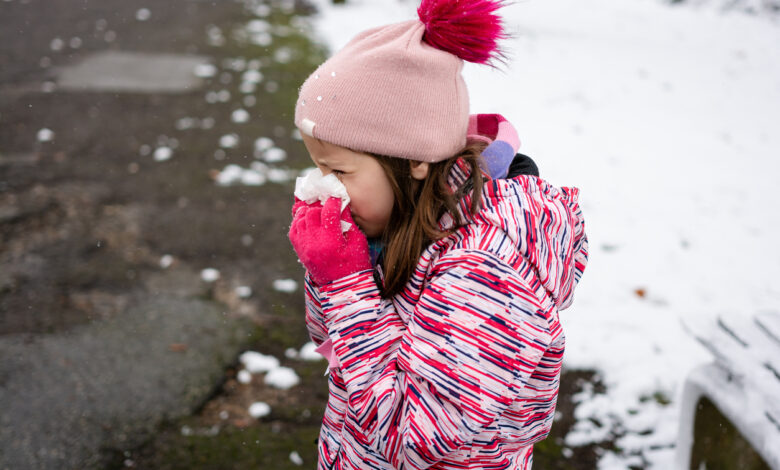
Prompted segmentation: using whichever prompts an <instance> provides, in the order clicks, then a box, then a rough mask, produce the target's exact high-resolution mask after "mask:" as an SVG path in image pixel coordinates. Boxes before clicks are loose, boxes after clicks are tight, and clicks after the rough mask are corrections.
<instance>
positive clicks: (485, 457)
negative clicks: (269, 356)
mask: <svg viewBox="0 0 780 470" xmlns="http://www.w3.org/2000/svg"><path fill="white" fill-rule="evenodd" d="M459 163H460V162H459ZM466 171H467V170H466V166H465V165H462V164H459V165H456V166H455V167H454V169H453V172H452V174H451V176H450V184H451V185H452V186H453V187H457V186H459V185H460V183H461V182H462V181H465V179H466V177H467V173H466ZM577 196H578V190H577V189H576V188H556V187H553V186H551V185H550V184H548V183H547V182H545V181H544V180H542V179H539V178H537V177H534V176H519V177H516V178H513V179H497V180H490V181H487V182H486V183H485V185H484V189H483V204H482V209H481V211H480V212H478V214H477V215H476V216H471V215H469V213H468V210H466V208H467V207H469V206H470V204H471V198H470V197H469V196H467V197H466V198H464V199H463V200H462V201H461V205H460V210H461V212H462V214H463V215H464V219H465V220H466V221H467V224H466V225H465V226H462V227H460V228H458V229H456V230H455V231H454V233H452V235H450V236H447V237H446V238H444V239H441V240H439V241H437V242H435V243H433V244H432V245H430V246H429V247H428V248H427V249H426V250H425V251H424V252H423V254H422V256H421V258H420V261H419V264H418V266H417V269H416V271H415V273H414V275H413V277H412V278H411V280H410V281H409V283H408V285H407V286H406V288H405V290H404V291H403V292H401V293H400V294H399V295H397V296H395V298H393V299H392V300H383V299H382V298H380V294H379V290H378V289H377V286H376V284H375V281H374V278H373V276H372V271H371V270H366V271H362V272H358V273H354V274H351V275H349V276H346V277H344V278H342V279H338V280H336V281H334V282H332V283H330V284H327V285H324V286H321V287H316V286H315V285H313V284H312V283H311V282H310V280H309V278H308V276H307V280H306V320H307V326H308V328H309V333H310V335H311V337H312V339H313V340H314V342H315V343H317V344H318V345H323V343H325V345H324V346H329V345H332V348H333V352H334V353H335V359H336V360H337V367H332V368H331V371H330V379H329V388H330V396H329V399H328V405H327V408H326V411H325V416H324V418H323V425H322V430H321V433H320V438H319V441H318V446H319V465H318V469H423V468H431V469H529V468H530V467H531V462H532V455H531V452H532V448H533V444H534V443H535V442H537V441H539V440H541V439H544V438H545V437H546V436H547V433H548V431H549V429H550V426H551V424H552V420H553V415H554V411H555V402H556V398H557V394H558V381H559V377H560V369H561V360H562V356H563V350H564V336H563V332H562V331H561V325H560V322H559V318H558V312H559V310H562V309H564V308H566V307H568V306H569V305H570V304H571V302H572V294H573V290H574V287H575V285H576V284H577V282H578V281H579V278H580V276H581V274H582V271H583V270H584V268H585V264H586V261H587V239H586V236H585V233H584V223H583V219H582V214H581V211H580V209H579V205H578V202H577ZM452 223H453V222H452V217H451V216H450V215H445V216H444V217H443V219H442V221H441V223H440V224H441V226H442V227H445V228H446V227H450V226H452Z"/></svg>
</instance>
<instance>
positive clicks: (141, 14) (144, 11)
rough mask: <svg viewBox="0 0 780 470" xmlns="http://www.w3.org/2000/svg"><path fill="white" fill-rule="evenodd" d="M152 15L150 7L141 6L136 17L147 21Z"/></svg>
mask: <svg viewBox="0 0 780 470" xmlns="http://www.w3.org/2000/svg"><path fill="white" fill-rule="evenodd" d="M151 16H152V12H151V11H149V9H148V8H141V9H140V10H138V11H136V12H135V19H137V20H138V21H146V20H148V19H149V18H150V17H151Z"/></svg>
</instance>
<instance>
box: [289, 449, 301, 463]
mask: <svg viewBox="0 0 780 470" xmlns="http://www.w3.org/2000/svg"><path fill="white" fill-rule="evenodd" d="M290 462H292V463H294V464H295V465H303V459H302V458H301V454H299V453H298V451H297V450H294V451H292V452H290Z"/></svg>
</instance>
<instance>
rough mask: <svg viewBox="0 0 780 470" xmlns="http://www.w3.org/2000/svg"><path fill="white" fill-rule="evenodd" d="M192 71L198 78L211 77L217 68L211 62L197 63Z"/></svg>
mask: <svg viewBox="0 0 780 470" xmlns="http://www.w3.org/2000/svg"><path fill="white" fill-rule="evenodd" d="M194 73H195V76H196V77H199V78H211V77H213V76H214V75H216V74H217V68H216V67H215V66H213V65H212V64H198V65H196V66H195V70H194Z"/></svg>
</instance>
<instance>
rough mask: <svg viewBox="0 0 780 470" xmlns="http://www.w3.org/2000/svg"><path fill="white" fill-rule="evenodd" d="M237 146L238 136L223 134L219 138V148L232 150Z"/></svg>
mask: <svg viewBox="0 0 780 470" xmlns="http://www.w3.org/2000/svg"><path fill="white" fill-rule="evenodd" d="M236 145H238V136H237V135H236V134H225V135H223V136H222V137H220V138H219V146H220V147H222V148H226V149H229V148H233V147H235V146H236Z"/></svg>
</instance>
